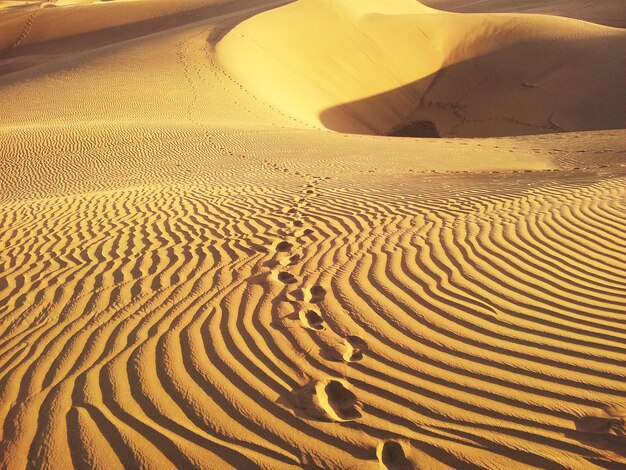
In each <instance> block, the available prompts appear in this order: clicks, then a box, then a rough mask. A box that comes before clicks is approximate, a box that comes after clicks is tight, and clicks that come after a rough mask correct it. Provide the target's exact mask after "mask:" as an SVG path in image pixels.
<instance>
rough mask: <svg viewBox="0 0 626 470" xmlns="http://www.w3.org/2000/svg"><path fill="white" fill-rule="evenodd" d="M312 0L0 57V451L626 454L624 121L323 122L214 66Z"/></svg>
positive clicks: (43, 457) (40, 462) (86, 455)
mask: <svg viewBox="0 0 626 470" xmlns="http://www.w3.org/2000/svg"><path fill="white" fill-rule="evenodd" d="M66 3H67V4H65V5H63V6H57V7H48V8H45V9H44V10H42V11H46V12H47V11H48V10H50V11H52V10H56V9H58V10H59V11H61V12H63V10H64V9H65V12H66V13H65V14H66V15H67V16H68V17H69V16H71V13H72V12H73V11H75V12H76V15H77V18H82V17H83V16H81V15H87V14H88V13H89V12H90V10H89V9H91V8H92V7H93V10H94V11H98V10H97V9H99V8H105V7H104V4H103V5H99V4H94V5H90V4H83V3H80V4H77V5H75V6H74V5H72V4H71V2H66ZM131 4H132V5H134V4H137V5H140V4H141V5H144V6H145V8H146V10H145V11H144V14H148V13H149V12H156V13H155V15H156V17H157V19H158V17H159V15H163V16H162V17H163V18H170V19H169V20H166V19H164V20H163V22H162V23H160V22H159V21H157V22H156V23H154V24H151V26H150V28H148V29H147V30H144V29H142V28H143V27H144V26H141V27H138V25H137V22H131V23H129V24H127V25H126V26H121V22H122V20H123V19H124V17H125V15H126V14H127V13H128V11H130V10H128V8H131V7H130V5H131ZM355 4H359V5H360V7H359V8H357V9H355V10H353V12H354V15H356V16H357V17H359V18H360V19H358V20H357V21H366V22H367V21H372V28H373V29H376V28H378V27H379V26H380V25H382V23H380V20H383V19H384V21H383V23H386V22H391V17H389V18H387V17H388V16H390V15H388V14H382V15H381V13H385V12H387V13H388V12H389V10H392V12H397V11H398V10H397V8H398V5H405V6H406V9H407V12H408V13H409V14H408V15H405V16H407V17H408V18H409V19H410V21H411V22H412V21H413V20H412V19H411V16H412V13H411V12H413V11H414V10H415V9H419V11H420V12H421V13H419V14H423V15H424V16H432V17H436V18H439V20H442V21H443V19H444V18H448V17H447V16H441V15H442V14H440V13H438V12H436V11H435V10H431V9H427V8H426V7H421V6H419V5H417V6H416V4H414V3H413V2H389V3H387V2H384V3H381V2H374V1H373V0H370V1H368V2H363V3H359V2H346V3H345V5H352V6H351V8H352V7H354V5H355ZM298 5H299V4H298V3H296V4H294V5H293V6H292V5H289V6H287V7H284V8H287V10H284V9H283V7H281V2H266V3H263V2H258V1H252V0H248V1H233V2H205V3H203V4H202V5H199V4H198V3H195V2H193V3H192V2H190V3H187V4H186V5H184V4H183V2H181V3H180V4H178V3H177V6H176V8H180V12H182V13H181V15H180V16H178V17H177V19H176V20H175V22H174V24H171V25H169V23H168V22H169V21H170V20H171V17H169V14H166V13H164V12H161V13H159V12H160V11H161V10H160V8H162V7H163V3H161V2H158V1H153V0H137V1H136V2H117V1H111V2H106V11H107V12H108V13H107V17H106V18H105V19H103V20H102V21H103V29H102V31H106V30H107V28H108V27H109V26H110V25H111V24H118V25H120V27H122V28H128V31H125V32H124V34H122V35H121V36H120V41H119V42H107V43H106V44H100V43H98V42H97V41H95V42H94V43H92V44H84V45H83V46H81V47H80V50H76V51H70V50H69V49H66V50H64V52H63V54H62V57H49V56H48V57H47V58H46V60H45V61H41V62H39V63H38V64H37V65H35V66H32V67H30V66H29V67H26V68H22V69H20V70H14V71H12V72H10V73H6V74H4V75H3V76H0V119H1V120H0V468H11V469H13V468H107V469H114V468H137V467H143V468H272V469H274V468H365V469H367V468H371V469H377V468H378V469H392V468H394V469H395V468H425V469H445V468H449V469H459V468H468V469H482V468H505V467H509V468H570V469H602V468H604V469H614V468H622V467H626V454H625V452H624V442H625V441H624V419H625V416H624V402H625V400H626V380H625V378H626V369H625V367H624V363H625V360H626V347H625V346H624V344H625V341H624V340H625V339H626V327H625V325H624V308H623V307H624V304H625V303H626V284H625V283H624V279H625V278H626V261H625V260H626V256H625V255H626V231H625V227H626V223H625V222H626V221H625V220H624V219H625V218H626V207H625V206H626V197H625V192H626V191H625V188H626V185H625V183H626V148H625V146H624V141H626V140H625V139H624V137H625V136H626V130H623V129H617V130H600V131H598V130H596V131H586V132H572V133H558V134H550V133H547V134H542V135H522V136H512V135H510V136H507V137H497V138H496V137H491V138H423V139H411V138H394V137H384V136H378V135H359V134H348V133H346V134H344V133H340V132H332V131H330V130H328V129H324V128H323V126H322V125H321V123H320V122H319V121H315V120H308V119H307V118H306V116H305V115H304V114H302V115H299V114H298V115H294V114H293V112H292V110H291V109H288V110H286V109H283V108H282V107H281V106H279V104H278V103H276V101H275V100H274V99H272V98H271V97H268V96H267V95H265V94H264V92H263V91H259V90H258V89H256V88H255V87H252V86H249V84H248V82H247V81H246V79H245V78H242V77H240V76H239V74H238V73H237V72H234V71H233V70H232V69H231V68H230V67H228V65H224V64H225V63H226V62H228V61H229V60H231V59H232V60H233V61H234V60H235V59H237V57H229V56H227V51H226V49H225V48H224V47H223V45H224V44H226V43H228V42H229V41H230V39H228V38H229V36H230V35H233V34H234V35H235V36H236V35H237V34H238V32H239V31H240V30H239V29H238V28H240V27H244V28H246V27H247V26H246V25H249V24H255V23H256V22H257V20H259V21H265V19H264V18H267V17H266V15H274V14H276V15H281V14H284V12H285V11H290V10H288V8H292V7H297V6H298ZM302 5H303V6H305V7H307V6H308V7H311V8H312V6H313V5H318V4H317V3H314V2H310V1H308V0H307V1H305V2H302ZM132 8H135V6H133V7H132ZM186 8H187V9H188V10H186ZM336 8H338V9H341V8H342V7H336ZM376 8H378V9H379V11H378V14H377V15H367V14H365V12H367V11H370V10H372V9H376ZM403 8H404V6H403ZM198 9H199V10H198ZM368 9H369V10H368ZM265 10H267V12H266V13H262V14H261V15H260V16H255V15H257V14H258V13H259V12H261V11H265ZM270 10H271V11H270ZM20 11H22V9H14V10H9V11H8V12H7V13H2V15H0V25H1V24H2V21H3V19H2V18H3V15H7V16H6V18H7V21H8V19H9V18H13V16H12V15H14V14H17V13H18V12H20ZM26 11H30V10H28V9H27V10H23V11H22V13H23V12H26ZM136 11H137V12H141V11H143V10H142V9H141V8H137V10H136ZM185 11H189V12H194V13H193V14H190V15H189V16H187V14H186V13H185ZM311 11H312V13H316V12H317V14H319V15H323V14H326V13H325V12H323V11H318V10H317V9H316V8H312V10H311ZM372 11H373V10H372ZM281 12H282V13H281ZM22 13H20V14H22ZM55 14H56V15H59V14H60V13H55ZM46 15H47V13H46ZM392 16H393V15H392ZM452 16H454V15H451V17H452ZM479 16H480V15H479ZM531 16H532V15H531ZM382 17H384V18H382ZM46 18H47V19H46ZM51 18H52V16H45V15H42V16H41V17H39V18H38V19H37V20H36V22H35V23H33V28H42V30H41V31H40V32H39V33H38V34H43V33H44V31H45V25H46V24H47V23H46V22H47V21H48V20H50V19H51ZM385 18H386V19H385ZM395 19H398V18H395ZM405 19H406V18H405ZM22 20H23V21H26V18H25V17H22ZM400 20H402V19H401V18H400ZM337 21H339V20H337ZM351 21H352V20H351ZM402 21H404V20H402ZM446 21H447V20H446ZM485 21H486V22H489V21H491V19H490V17H487V18H485ZM537 21H540V22H544V21H550V20H547V19H546V18H544V17H541V18H539V19H538V20H537ZM248 22H250V23H248ZM442 24H445V23H442ZM550 24H552V23H550ZM555 24H566V25H570V23H569V22H566V23H561V22H560V20H558V19H557V21H556V22H555ZM237 25H239V26H237ZM82 26H85V25H82ZM86 26H90V27H92V28H93V31H92V33H93V34H94V37H96V36H98V35H99V34H100V33H99V30H98V27H97V26H98V25H97V21H94V23H92V24H91V25H86ZM170 26H171V27H170ZM388 26H389V25H387V26H385V28H387V27H388ZM567 27H568V28H569V26H567ZM585 27H586V28H587V26H585ZM137 28H138V29H137ZM153 28H156V30H154V29H153ZM589 28H591V29H593V30H594V31H595V30H596V28H600V29H598V31H602V33H601V35H605V34H606V36H607V37H611V38H612V37H613V36H614V35H615V34H616V33H614V32H613V31H612V30H611V31H609V29H604V28H602V27H599V26H598V27H596V26H593V25H592V26H589ZM398 29H399V28H398ZM0 31H3V32H4V31H9V30H8V29H7V30H3V29H2V28H0ZM49 31H51V32H53V31H55V26H54V25H51V26H50V30H49ZM146 31H149V32H148V33H147V34H144V33H146ZM74 32H76V33H77V34H78V32H79V31H78V30H76V31H74ZM65 33H67V35H68V37H72V34H71V33H72V29H71V28H69V27H67V28H66V29H65ZM83 33H84V31H82V30H81V32H80V34H83ZM92 33H89V34H92ZM275 33H276V34H277V35H282V34H284V31H282V30H280V31H279V30H277V31H275ZM2 34H4V33H0V35H2ZM6 34H7V35H9V33H6ZM29 34H30V33H29ZM412 34H413V33H411V37H414V36H412ZM521 34H522V33H521V32H520V35H521ZM10 35H13V33H12V32H11V34H10ZM12 37H13V36H12ZM507 37H508V36H507ZM585 37H586V36H585ZM616 37H617V36H616ZM620 37H621V36H620ZM222 38H224V39H222ZM57 39H58V38H57ZM231 39H232V37H231ZM2 40H3V41H5V42H7V38H5V37H4V36H3V37H2ZM220 40H222V41H226V43H223V42H219V41H220ZM245 40H248V39H245ZM297 40H299V39H298V38H294V44H295V42H297ZM611 40H612V39H611ZM55 41H56V39H54V38H52V37H50V38H48V39H46V40H43V42H42V43H41V44H40V45H37V43H32V44H30V45H29V44H28V41H26V43H24V44H21V45H18V47H16V48H15V49H14V50H12V52H11V54H12V57H13V58H19V57H26V56H29V55H32V54H35V55H37V54H39V53H42V54H43V55H46V54H47V53H48V52H50V51H51V50H52V49H54V48H56V47H60V46H59V43H56V42H55ZM355 41H356V39H355ZM585 41H586V39H585ZM589 41H590V42H592V41H591V39H590V40H589ZM8 42H10V41H8ZM46 44H47V45H46ZM220 44H222V45H220ZM424 44H425V43H424ZM370 45H371V44H370V43H368V46H367V47H370ZM91 46H94V47H91ZM47 47H49V48H50V49H47ZM63 47H65V46H63ZM585 47H587V46H585ZM589 47H591V46H589ZM216 49H217V50H216ZM59 50H60V49H57V52H58V51H59ZM22 54H23V55H22ZM372 54H374V55H375V54H378V52H376V53H374V52H372ZM377 57H378V56H377Z"/></svg>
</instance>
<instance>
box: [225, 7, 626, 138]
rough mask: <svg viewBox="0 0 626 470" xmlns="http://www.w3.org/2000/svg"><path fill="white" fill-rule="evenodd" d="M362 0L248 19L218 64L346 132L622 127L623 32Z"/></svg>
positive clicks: (292, 110)
mask: <svg viewBox="0 0 626 470" xmlns="http://www.w3.org/2000/svg"><path fill="white" fill-rule="evenodd" d="M370 3H373V4H375V5H378V6H380V5H384V7H380V8H372V7H371V5H370ZM370 3H367V2H356V1H354V2H353V1H347V0H341V1H330V0H301V1H299V2H296V3H293V4H291V5H289V6H286V7H284V8H281V9H278V10H275V11H271V12H268V13H265V14H262V15H258V16H255V17H254V18H253V19H250V20H248V21H246V22H244V23H242V24H240V25H238V26H237V27H236V28H235V29H234V30H233V31H232V32H231V33H230V34H228V35H227V36H226V37H225V38H224V40H223V41H222V42H220V44H219V46H218V52H220V51H221V54H220V57H221V61H222V63H223V64H224V65H225V66H226V67H227V68H228V69H229V70H230V71H231V72H232V73H233V74H234V76H236V77H237V78H238V79H240V80H241V81H242V82H243V83H245V84H246V85H247V86H248V87H249V88H250V89H253V90H255V92H257V93H258V94H259V95H260V96H263V97H264V98H266V99H267V100H268V101H269V102H271V103H273V104H274V105H276V106H278V107H280V109H282V110H283V111H284V112H286V113H289V114H291V115H293V116H296V117H298V118H300V119H303V120H305V121H307V122H310V123H321V124H322V125H324V126H325V127H328V128H330V129H333V130H338V131H342V132H355V133H366V134H383V135H389V134H397V133H404V134H406V132H407V131H410V129H411V126H412V125H413V126H414V127H415V128H416V129H417V132H418V133H417V135H420V133H419V129H420V126H419V124H420V123H422V124H428V123H431V124H428V125H426V128H433V129H436V132H433V134H439V135H442V136H466V137H472V136H502V135H518V134H537V133H545V132H555V131H564V130H566V131H575V130H597V129H610V128H621V127H622V126H623V123H624V112H623V107H622V103H624V102H626V92H625V91H624V87H623V86H621V81H622V77H623V76H625V75H626V60H625V59H624V54H623V53H622V51H623V50H624V47H626V31H623V30H619V29H614V28H608V27H605V26H599V25H593V24H590V23H583V22H580V21H575V20H570V19H565V18H558V17H548V16H539V15H487V14H484V15H459V14H449V13H444V12H438V11H436V10H432V9H429V8H427V7H424V6H422V5H421V4H419V3H418V2H415V1H413V0H392V1H388V2H370ZM312 31H315V34H314V35H313V36H312V35H311V32H312ZM599 50H601V51H602V54H598V53H597V51H599ZM416 124H417V125H416ZM422 127H423V126H422ZM409 134H410V133H409Z"/></svg>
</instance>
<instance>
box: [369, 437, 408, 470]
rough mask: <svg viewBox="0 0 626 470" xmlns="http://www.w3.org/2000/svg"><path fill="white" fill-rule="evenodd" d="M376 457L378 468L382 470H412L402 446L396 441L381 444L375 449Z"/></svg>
mask: <svg viewBox="0 0 626 470" xmlns="http://www.w3.org/2000/svg"><path fill="white" fill-rule="evenodd" d="M376 457H377V458H378V466H379V467H380V468H381V469H382V470H395V469H398V470H400V469H407V470H408V469H410V468H414V467H413V465H412V464H411V461H410V460H409V459H407V458H406V452H405V450H404V446H403V445H402V443H400V442H397V441H384V442H381V443H380V444H379V445H378V447H377V448H376Z"/></svg>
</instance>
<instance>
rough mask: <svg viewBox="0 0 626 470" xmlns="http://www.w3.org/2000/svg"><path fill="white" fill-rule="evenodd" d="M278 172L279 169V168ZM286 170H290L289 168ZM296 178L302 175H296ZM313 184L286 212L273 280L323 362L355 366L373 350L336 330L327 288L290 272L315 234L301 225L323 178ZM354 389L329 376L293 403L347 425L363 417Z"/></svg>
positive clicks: (304, 390)
mask: <svg viewBox="0 0 626 470" xmlns="http://www.w3.org/2000/svg"><path fill="white" fill-rule="evenodd" d="M275 169H279V168H278V166H276V168H275ZM283 171H289V170H288V169H284V170H283ZM296 176H300V175H299V173H297V172H296ZM304 176H305V177H306V178H307V180H306V183H305V186H304V188H303V195H302V196H301V197H298V198H297V199H296V201H295V203H294V204H293V205H292V206H291V207H288V208H286V209H285V210H284V212H285V213H286V214H287V215H288V216H290V221H289V223H288V224H287V227H288V228H287V231H286V233H285V235H286V237H285V238H286V239H279V240H277V241H276V242H275V243H274V244H273V247H272V248H273V250H272V253H271V256H273V259H272V260H271V261H270V262H268V263H266V265H267V266H270V267H274V268H275V269H274V270H273V271H271V278H272V279H273V280H274V281H275V282H279V283H281V284H283V285H284V289H283V291H282V293H281V296H282V297H281V299H282V300H283V301H284V302H287V303H289V304H290V306H291V308H292V309H293V313H292V314H291V315H289V317H288V319H287V320H288V321H290V322H297V323H298V325H299V327H300V328H303V329H305V330H307V331H309V332H310V334H311V335H316V336H317V338H316V340H317V342H319V343H322V344H325V345H326V346H325V347H322V348H320V349H319V353H318V354H319V357H320V358H322V359H325V360H328V361H335V362H345V363H352V362H358V361H361V360H362V359H363V356H364V354H365V353H366V352H367V350H368V345H367V343H366V342H365V340H363V339H362V338H360V337H359V336H357V335H346V336H342V335H341V334H339V333H337V332H335V331H333V329H332V328H330V327H329V325H328V324H327V322H326V320H325V318H324V317H325V315H324V306H323V303H324V301H325V299H326V296H327V291H326V289H325V288H324V287H323V286H321V285H317V284H316V285H310V286H309V285H300V286H298V284H299V283H300V279H299V278H298V277H296V276H295V275H294V274H292V273H291V272H290V271H289V269H290V268H296V267H297V266H298V265H299V264H301V263H302V262H303V260H304V258H303V254H302V251H301V250H302V249H304V248H305V247H306V244H307V243H310V242H311V237H313V236H314V234H315V231H314V230H313V229H312V228H308V227H306V226H305V223H304V222H303V221H302V220H301V215H302V214H301V210H302V209H303V208H306V207H307V206H308V205H309V204H310V203H311V199H312V198H314V197H315V195H316V192H317V185H318V184H319V182H320V181H321V180H322V178H321V177H316V176H310V175H304ZM350 388H351V386H350V384H349V383H348V382H347V381H346V380H345V379H344V378H341V379H336V378H328V377H323V378H321V379H312V380H311V381H310V382H309V383H308V384H307V385H305V386H304V387H302V388H300V389H298V390H294V391H293V395H292V404H293V405H294V407H295V408H296V409H298V410H300V411H301V412H303V413H304V415H305V416H307V417H310V418H311V417H312V418H316V419H320V420H325V421H334V422H345V421H354V420H356V419H358V418H360V417H361V416H362V415H361V409H362V405H361V403H360V402H359V401H358V400H357V397H356V395H355V394H354V393H353V392H352V391H351V390H350Z"/></svg>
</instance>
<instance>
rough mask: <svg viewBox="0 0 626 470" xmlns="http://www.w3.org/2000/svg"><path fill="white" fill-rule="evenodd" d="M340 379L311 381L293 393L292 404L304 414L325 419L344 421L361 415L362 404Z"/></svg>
mask: <svg viewBox="0 0 626 470" xmlns="http://www.w3.org/2000/svg"><path fill="white" fill-rule="evenodd" d="M349 388H351V386H350V384H348V382H346V381H345V380H341V379H324V380H318V381H312V382H310V383H309V384H308V385H306V386H304V387H303V388H301V389H300V390H298V391H297V392H295V393H294V395H293V402H294V405H295V406H296V407H297V408H299V409H301V410H302V411H303V412H304V413H305V414H306V415H308V416H310V417H313V418H318V419H322V420H325V421H336V422H346V421H354V420H356V419H359V418H361V417H362V414H361V409H362V404H361V403H360V402H359V401H358V400H357V397H356V395H355V394H354V393H353V392H351V391H350V390H349Z"/></svg>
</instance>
